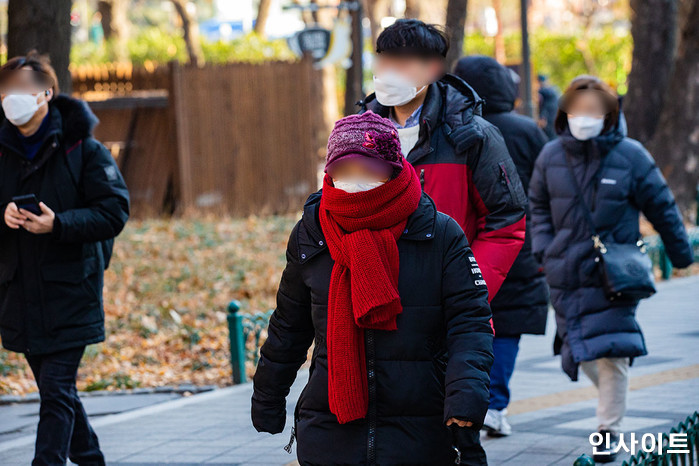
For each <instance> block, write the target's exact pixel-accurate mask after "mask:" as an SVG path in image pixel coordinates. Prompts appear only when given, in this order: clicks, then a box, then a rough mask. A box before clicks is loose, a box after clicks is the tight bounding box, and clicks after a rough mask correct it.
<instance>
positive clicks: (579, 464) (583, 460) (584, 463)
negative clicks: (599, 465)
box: [573, 454, 595, 466]
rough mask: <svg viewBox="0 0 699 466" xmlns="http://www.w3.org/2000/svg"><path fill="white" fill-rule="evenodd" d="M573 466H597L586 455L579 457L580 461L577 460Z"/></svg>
mask: <svg viewBox="0 0 699 466" xmlns="http://www.w3.org/2000/svg"><path fill="white" fill-rule="evenodd" d="M573 466H595V460H593V459H592V458H590V457H589V456H587V455H585V454H582V455H580V456H578V459H576V460H575V463H573Z"/></svg>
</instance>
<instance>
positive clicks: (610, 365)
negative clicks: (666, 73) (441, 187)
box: [529, 75, 694, 462]
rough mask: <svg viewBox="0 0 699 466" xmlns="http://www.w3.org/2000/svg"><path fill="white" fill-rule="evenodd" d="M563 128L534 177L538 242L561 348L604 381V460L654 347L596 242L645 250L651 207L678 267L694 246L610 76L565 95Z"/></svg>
mask: <svg viewBox="0 0 699 466" xmlns="http://www.w3.org/2000/svg"><path fill="white" fill-rule="evenodd" d="M556 131H557V132H558V135H559V137H558V138H557V139H555V140H553V141H551V142H549V143H547V144H546V146H544V149H543V150H542V151H541V154H540V155H539V157H538V158H537V160H536V164H535V167H534V174H533V175H532V179H531V182H530V184H529V199H530V203H531V212H532V225H533V226H532V250H533V252H534V254H535V255H537V256H539V257H541V258H542V260H543V265H544V272H545V274H546V279H547V281H548V284H549V286H550V290H551V302H552V304H553V307H554V309H555V311H556V326H557V331H556V339H555V342H554V352H555V353H556V354H560V355H561V356H562V357H561V363H562V366H563V370H564V372H565V373H566V374H567V375H568V376H569V377H570V378H571V379H572V380H573V381H575V380H578V368H579V367H581V368H582V370H583V372H585V374H586V375H587V376H588V377H589V378H590V379H591V380H592V382H593V383H594V384H595V386H596V387H597V388H598V392H599V400H598V405H597V418H598V429H599V433H600V434H601V436H602V438H604V439H605V443H604V445H603V446H602V447H601V448H597V451H595V452H593V453H594V459H595V461H598V462H609V461H613V460H614V457H615V456H616V454H617V452H618V442H619V433H620V430H621V422H622V419H623V417H624V414H625V412H626V398H627V394H628V390H629V388H628V383H629V366H630V364H631V362H632V361H633V359H634V358H635V357H638V356H644V355H645V354H647V349H646V343H645V340H644V338H643V334H642V332H641V328H640V327H639V325H638V322H637V321H636V318H635V313H636V307H637V306H638V299H637V298H634V297H633V296H631V297H624V296H623V295H622V296H621V298H619V295H617V294H614V295H613V296H611V295H610V294H609V292H608V291H606V290H605V283H607V281H606V279H605V277H604V274H603V273H602V271H601V270H600V262H599V255H598V254H597V253H596V250H600V251H603V252H606V249H605V248H606V247H611V246H612V245H614V246H615V247H616V249H617V250H620V249H621V248H622V247H624V249H623V251H626V252H625V253H624V254H626V255H627V256H629V255H630V254H632V252H633V254H635V255H636V256H635V257H638V254H639V250H640V251H641V252H642V249H641V247H642V244H641V245H640V246H639V244H638V243H637V242H638V240H639V238H640V232H639V214H640V213H643V215H644V216H645V217H646V218H647V219H648V220H649V221H650V222H651V223H652V224H653V227H654V228H655V230H657V231H658V233H660V237H661V238H662V240H663V244H664V246H665V251H666V252H667V255H668V257H669V258H670V260H671V261H672V264H673V265H674V266H675V267H679V268H684V267H688V266H689V265H691V264H692V262H693V261H694V253H693V251H692V247H691V245H690V243H689V240H688V237H687V232H686V230H685V228H684V225H683V223H682V215H681V214H680V211H679V209H678V208H677V205H676V204H675V199H674V197H673V195H672V192H671V191H670V188H669V187H668V185H667V183H666V182H665V179H664V178H663V175H662V173H661V172H660V169H659V168H658V167H657V166H656V165H655V162H654V160H653V158H652V157H651V155H650V154H649V153H648V152H647V151H646V149H645V148H644V147H643V146H642V145H641V144H640V143H639V142H638V141H635V140H633V139H631V138H628V137H625V134H624V131H623V126H622V125H621V124H620V120H619V101H618V99H617V96H616V93H615V92H614V91H613V90H612V89H611V88H610V87H609V86H608V85H607V84H606V83H604V82H603V81H601V80H600V79H599V78H597V77H594V76H588V75H583V76H579V77H577V78H575V79H574V80H573V81H572V82H571V83H570V85H569V87H568V89H567V90H566V92H565V93H564V95H563V98H562V101H561V107H560V109H559V111H558V115H557V116H556ZM605 245H606V246H605ZM622 261H623V259H618V263H623V264H624V269H626V270H628V272H627V273H628V274H629V276H636V277H641V278H643V277H644V276H649V275H651V273H652V272H651V271H650V270H644V269H643V267H642V266H640V265H638V262H637V261H636V262H632V261H626V262H622ZM646 262H647V263H649V262H650V261H649V260H646ZM648 269H650V267H648ZM627 280H628V281H631V280H630V279H627ZM634 280H636V279H634ZM607 288H608V287H607Z"/></svg>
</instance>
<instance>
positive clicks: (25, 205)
mask: <svg viewBox="0 0 699 466" xmlns="http://www.w3.org/2000/svg"><path fill="white" fill-rule="evenodd" d="M12 202H14V203H15V204H16V205H17V208H18V209H23V210H26V211H28V212H31V213H33V214H34V215H41V207H40V206H39V200H38V199H37V198H36V196H35V195H34V194H26V195H24V196H15V197H13V198H12Z"/></svg>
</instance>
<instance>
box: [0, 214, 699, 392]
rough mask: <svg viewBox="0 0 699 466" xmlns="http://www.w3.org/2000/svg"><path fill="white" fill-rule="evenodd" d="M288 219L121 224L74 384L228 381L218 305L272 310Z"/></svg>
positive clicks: (20, 367) (19, 369) (30, 383)
mask: <svg viewBox="0 0 699 466" xmlns="http://www.w3.org/2000/svg"><path fill="white" fill-rule="evenodd" d="M296 218H297V216H296V215H288V216H278V217H264V218H258V217H250V218H247V219H236V220H233V219H225V220H220V219H213V218H208V219H197V220H194V219H189V220H187V219H173V220H147V221H130V222H129V223H128V225H127V227H126V229H125V230H124V232H123V233H122V234H121V236H119V238H118V239H117V241H116V245H115V249H114V256H113V258H112V264H111V266H110V268H109V270H107V271H106V273H105V289H104V301H105V313H106V327H107V340H106V341H105V342H104V343H101V344H98V345H93V346H90V347H88V348H87V350H86V355H85V358H84V359H83V363H82V367H81V370H80V377H79V381H78V388H80V389H81V390H105V389H106V390H116V389H125V388H135V387H159V386H166V385H179V384H184V383H194V384H197V385H209V384H215V385H228V384H230V383H231V367H230V362H229V357H230V353H229V343H228V324H227V320H226V316H227V313H226V308H227V305H228V303H229V302H230V301H231V300H232V299H237V300H239V301H240V302H241V303H242V305H243V309H242V312H251V311H253V312H254V311H260V310H267V309H270V308H273V307H274V299H275V295H276V290H277V286H278V284H279V277H280V274H281V271H282V269H283V267H284V261H285V250H286V241H287V239H288V235H289V232H290V231H291V228H292V227H293V225H294V223H295V221H296ZM642 232H643V233H644V234H652V233H653V232H652V229H651V228H650V226H649V225H648V224H647V223H646V222H643V223H642ZM675 273H676V274H677V275H687V274H690V273H699V264H695V265H694V266H692V267H691V268H690V270H688V271H681V272H677V271H675ZM253 370H254V367H253V365H252V364H251V363H248V366H247V371H248V375H252V371H253ZM35 390H36V385H35V384H34V378H33V377H32V375H31V371H29V368H28V366H27V365H26V363H25V361H24V357H23V356H21V355H18V354H15V353H10V352H8V351H5V350H3V349H0V394H15V395H21V394H25V393H29V392H32V391H35Z"/></svg>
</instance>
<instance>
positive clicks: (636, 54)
mask: <svg viewBox="0 0 699 466" xmlns="http://www.w3.org/2000/svg"><path fill="white" fill-rule="evenodd" d="M677 9H678V3H677V0H631V10H632V14H631V35H632V36H633V59H632V66H631V73H629V77H628V84H629V90H628V92H627V93H626V97H624V114H625V115H626V121H627V123H628V128H629V136H631V137H632V138H634V139H638V140H639V141H641V142H643V143H645V142H648V141H649V140H650V139H651V138H652V137H653V133H654V132H655V128H656V127H657V125H658V118H659V117H660V113H661V111H662V108H663V102H664V99H665V93H666V90H667V84H668V81H669V80H670V75H671V73H672V62H673V57H674V55H675V43H676V36H677V34H676V31H677V20H678V15H677Z"/></svg>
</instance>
